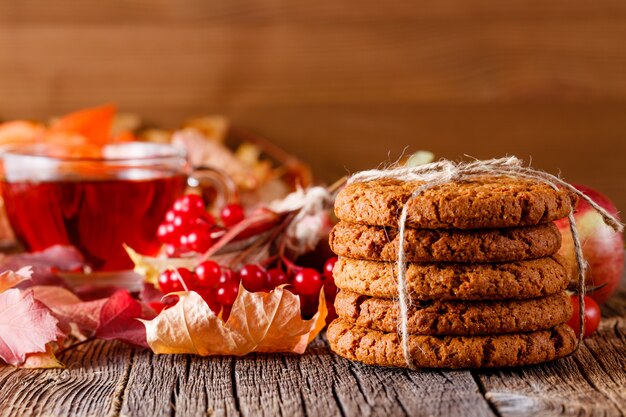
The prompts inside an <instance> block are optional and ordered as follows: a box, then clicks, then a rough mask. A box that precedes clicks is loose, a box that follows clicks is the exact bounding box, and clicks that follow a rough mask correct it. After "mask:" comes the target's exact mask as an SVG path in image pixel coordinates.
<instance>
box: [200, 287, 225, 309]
mask: <svg viewBox="0 0 626 417" xmlns="http://www.w3.org/2000/svg"><path fill="white" fill-rule="evenodd" d="M198 294H199V295H200V297H202V299H203V300H204V302H205V303H207V304H208V305H209V308H210V309H211V310H213V312H214V313H215V314H217V313H219V312H220V308H221V305H220V303H219V302H218V301H217V295H216V294H215V291H214V290H212V289H200V290H198Z"/></svg>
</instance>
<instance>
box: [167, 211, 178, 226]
mask: <svg viewBox="0 0 626 417" xmlns="http://www.w3.org/2000/svg"><path fill="white" fill-rule="evenodd" d="M174 217H176V212H175V211H174V210H168V211H167V213H165V222H166V223H172V222H173V221H174Z"/></svg>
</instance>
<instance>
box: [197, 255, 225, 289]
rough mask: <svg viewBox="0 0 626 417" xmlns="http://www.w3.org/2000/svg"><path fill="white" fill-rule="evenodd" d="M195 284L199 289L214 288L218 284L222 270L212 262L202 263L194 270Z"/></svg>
mask: <svg viewBox="0 0 626 417" xmlns="http://www.w3.org/2000/svg"><path fill="white" fill-rule="evenodd" d="M194 273H195V275H196V282H197V283H198V285H199V286H200V287H204V288H215V287H217V285H218V284H219V282H220V277H221V275H222V268H220V266H219V265H218V264H217V262H213V261H204V262H202V263H201V264H200V265H198V266H196V269H195V270H194Z"/></svg>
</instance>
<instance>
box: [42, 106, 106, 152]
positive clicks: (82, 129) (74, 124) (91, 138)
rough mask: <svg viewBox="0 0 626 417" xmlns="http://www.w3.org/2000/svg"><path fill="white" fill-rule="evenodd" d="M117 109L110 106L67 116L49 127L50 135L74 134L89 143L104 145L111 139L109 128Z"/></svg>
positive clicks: (89, 109) (84, 110)
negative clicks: (82, 137)
mask: <svg viewBox="0 0 626 417" xmlns="http://www.w3.org/2000/svg"><path fill="white" fill-rule="evenodd" d="M116 111H117V109H116V108H115V106H114V105H112V104H106V105H104V106H99V107H92V108H88V109H83V110H78V111H75V112H73V113H70V114H67V115H65V116H63V117H62V118H60V119H59V120H57V121H56V122H55V123H53V124H52V126H50V132H51V133H74V134H77V135H81V136H84V137H85V138H86V139H87V141H88V142H89V143H92V144H96V145H104V144H105V143H107V142H109V140H110V138H111V127H112V126H113V118H114V117H115V112H116Z"/></svg>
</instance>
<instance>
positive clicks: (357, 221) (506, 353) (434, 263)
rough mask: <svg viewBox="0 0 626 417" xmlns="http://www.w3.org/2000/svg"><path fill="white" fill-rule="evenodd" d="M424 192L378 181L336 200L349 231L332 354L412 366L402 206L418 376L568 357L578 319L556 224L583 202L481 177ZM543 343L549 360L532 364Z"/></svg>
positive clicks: (527, 183) (339, 234)
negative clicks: (404, 305)
mask: <svg viewBox="0 0 626 417" xmlns="http://www.w3.org/2000/svg"><path fill="white" fill-rule="evenodd" d="M423 184H424V182H421V181H406V182H405V181H400V180H396V179H375V180H371V181H366V182H354V183H351V184H349V185H347V186H346V187H345V188H344V189H343V190H342V191H341V192H340V193H339V194H338V196H337V199H336V203H335V213H336V215H337V217H338V218H339V219H340V220H341V221H340V222H339V223H338V224H337V225H336V226H335V228H334V229H333V231H332V232H331V235H330V244H331V248H332V249H333V251H334V252H335V253H336V254H338V255H339V261H338V262H337V264H336V266H335V270H334V276H335V282H336V284H337V286H338V287H339V288H340V290H341V293H340V294H339V295H338V297H337V302H336V307H337V312H338V314H339V316H340V317H339V319H337V320H336V321H335V322H333V323H332V324H331V326H330V327H329V330H328V338H329V341H330V344H331V348H333V350H334V351H335V352H337V353H338V354H340V355H342V356H345V357H347V358H349V359H353V360H360V361H363V362H366V363H370V364H375V365H391V366H410V365H409V364H408V363H406V362H408V361H406V362H405V359H406V357H407V353H405V354H402V353H401V352H402V348H401V341H400V340H399V336H398V334H397V333H396V332H397V330H398V328H399V327H400V321H401V315H400V313H399V311H400V308H399V307H398V302H397V301H396V299H397V297H398V295H399V293H398V291H399V290H398V279H397V273H398V271H397V264H396V262H395V261H396V260H397V259H398V252H399V249H400V248H399V240H400V239H399V224H398V222H399V219H400V217H401V213H402V210H403V207H404V208H405V210H406V222H405V232H404V259H405V260H406V261H407V262H408V266H407V268H406V273H405V274H404V278H405V280H406V284H407V285H406V292H407V295H408V296H409V297H410V299H412V300H414V302H413V305H412V306H410V309H409V311H408V318H407V319H406V320H408V322H405V324H406V325H407V326H406V328H407V332H408V334H409V335H408V336H407V340H408V342H407V345H406V346H407V349H410V350H411V351H410V353H409V355H410V356H411V357H412V360H413V362H414V364H415V365H416V366H418V367H420V366H424V367H453V368H457V367H482V366H510V365H523V364H529V363H538V362H544V361H547V360H551V359H555V358H558V357H562V356H565V355H567V354H568V353H570V352H571V351H572V350H573V349H574V347H575V337H574V334H573V332H572V331H571V329H569V328H567V326H565V325H564V324H563V323H564V322H565V321H567V319H568V318H569V316H570V315H571V305H570V304H569V300H568V298H567V296H566V295H565V294H564V293H563V291H564V289H565V288H566V286H567V284H568V281H569V277H568V276H567V272H566V269H565V267H564V265H563V264H562V260H561V259H560V258H559V257H558V256H557V255H555V254H556V252H557V251H558V250H559V248H560V245H561V235H560V232H559V231H558V229H557V228H556V226H555V225H554V223H553V221H554V220H557V219H560V218H563V217H566V216H567V215H568V214H569V213H570V212H571V210H572V209H573V208H574V207H575V206H576V204H577V201H578V197H577V196H576V194H574V193H573V192H571V191H569V190H567V189H564V188H559V189H556V188H554V187H552V186H551V185H548V184H545V183H544V182H542V181H541V180H533V179H524V178H517V177H515V178H513V177H510V176H503V175H484V176H480V177H471V178H470V179H467V180H462V181H453V182H447V183H444V184H441V185H436V186H434V187H432V188H428V189H426V190H425V191H423V192H422V193H421V194H419V196H417V197H414V198H412V196H413V194H414V192H415V190H416V189H418V188H420V187H421V186H422V185H423ZM405 205H406V207H405ZM416 302H417V304H416ZM537 340H541V341H542V342H541V344H542V347H541V349H539V350H537V352H534V350H533V353H532V354H530V355H526V356H524V352H530V351H531V350H532V349H530V348H531V347H532V346H534V345H533V343H535V342H536V341H537ZM507 346H508V348H507ZM498 347H502V349H499V348H498ZM492 348H493V352H491V351H490V349H492ZM485 349H486V350H485ZM403 355H404V359H403ZM392 358H393V359H392Z"/></svg>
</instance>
